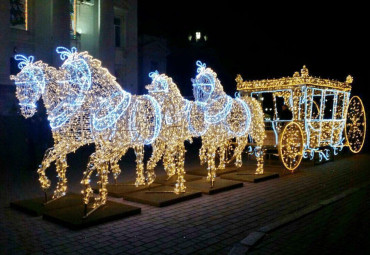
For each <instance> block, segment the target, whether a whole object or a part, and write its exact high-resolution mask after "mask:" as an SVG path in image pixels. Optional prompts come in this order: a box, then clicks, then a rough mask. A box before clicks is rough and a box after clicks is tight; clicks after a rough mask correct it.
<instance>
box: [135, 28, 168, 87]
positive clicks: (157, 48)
mask: <svg viewBox="0 0 370 255" xmlns="http://www.w3.org/2000/svg"><path fill="white" fill-rule="evenodd" d="M168 54H169V50H168V48H167V40H166V39H164V38H162V37H157V36H152V35H146V34H142V35H141V36H140V37H139V80H138V83H139V93H140V94H144V93H146V92H147V91H146V90H145V85H147V84H149V83H151V82H152V81H151V79H150V78H149V76H148V74H149V73H150V72H154V71H158V72H159V73H166V72H167V56H168Z"/></svg>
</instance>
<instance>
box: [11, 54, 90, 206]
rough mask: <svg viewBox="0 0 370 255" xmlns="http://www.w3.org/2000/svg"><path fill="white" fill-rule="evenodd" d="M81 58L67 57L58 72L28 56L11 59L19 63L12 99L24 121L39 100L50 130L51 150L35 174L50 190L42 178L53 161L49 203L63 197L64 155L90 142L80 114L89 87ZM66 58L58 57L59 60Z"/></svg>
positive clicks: (84, 114) (84, 115)
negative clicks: (53, 186) (53, 185)
mask: <svg viewBox="0 0 370 255" xmlns="http://www.w3.org/2000/svg"><path fill="white" fill-rule="evenodd" d="M70 55H72V52H70ZM83 55H84V53H81V54H79V55H77V54H75V53H74V55H73V56H74V57H73V58H72V57H71V58H70V57H68V59H67V61H65V62H64V64H63V65H62V67H61V69H60V70H57V69H55V68H54V67H50V66H48V65H47V64H45V63H43V62H42V61H37V62H35V63H34V62H33V60H34V58H33V57H32V56H31V57H29V58H26V57H24V56H22V55H16V56H15V59H16V60H18V61H20V63H19V65H18V66H19V68H20V69H21V72H20V73H18V74H17V76H11V77H10V78H11V79H12V80H14V81H15V84H16V96H17V98H18V100H19V105H20V107H21V113H22V115H23V116H24V117H25V118H29V117H32V116H33V115H34V113H35V112H36V108H37V106H36V102H37V101H38V100H39V99H40V97H41V96H42V99H43V102H44V105H45V108H46V112H47V115H48V120H49V122H50V126H51V129H52V134H53V139H54V147H52V148H49V149H47V150H46V152H45V156H44V158H43V161H42V163H41V165H40V167H39V169H38V171H37V172H38V174H39V181H40V184H41V188H42V189H43V190H44V192H46V190H47V189H48V188H49V187H50V181H49V180H48V178H47V177H46V175H45V170H46V169H47V168H48V167H49V166H50V164H51V163H52V162H54V161H55V164H56V171H57V174H58V179H59V180H58V183H57V187H56V189H55V191H54V194H53V197H52V198H53V200H55V199H58V198H60V197H62V196H64V195H65V194H66V190H67V178H66V175H65V173H66V169H67V161H66V156H67V154H69V153H71V152H73V151H75V150H77V149H78V148H79V147H81V146H83V145H85V144H88V143H91V142H93V140H92V136H91V132H90V128H89V126H90V123H89V113H88V112H84V111H81V106H82V104H83V102H84V98H85V95H86V92H87V91H88V90H89V89H90V86H91V75H90V70H89V68H88V66H87V64H86V62H85V60H84V59H83V58H82V56H83ZM66 56H67V55H65V54H64V55H62V57H63V58H65V57H66ZM53 200H51V201H53Z"/></svg>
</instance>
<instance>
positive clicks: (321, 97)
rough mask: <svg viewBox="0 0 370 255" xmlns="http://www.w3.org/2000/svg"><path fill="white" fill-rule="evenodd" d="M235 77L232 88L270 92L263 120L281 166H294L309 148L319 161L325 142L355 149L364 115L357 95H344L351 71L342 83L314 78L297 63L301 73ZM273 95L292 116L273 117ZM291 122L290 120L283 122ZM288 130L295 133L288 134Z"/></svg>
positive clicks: (358, 147)
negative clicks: (249, 78) (265, 77)
mask: <svg viewBox="0 0 370 255" xmlns="http://www.w3.org/2000/svg"><path fill="white" fill-rule="evenodd" d="M236 81H237V87H238V90H240V91H242V92H243V94H245V95H246V96H250V97H256V98H259V99H261V100H262V99H263V95H264V94H265V93H271V94H272V97H273V103H274V116H273V118H272V119H266V120H265V122H266V123H268V124H269V125H271V127H272V129H273V131H274V134H275V139H274V141H275V143H274V144H273V145H275V146H278V145H279V152H280V156H281V159H282V161H283V163H284V165H285V167H286V168H287V169H289V170H291V171H293V170H295V169H296V168H297V167H298V166H299V163H300V161H301V157H310V158H311V159H313V158H314V155H315V153H318V155H319V160H320V161H321V160H322V159H328V157H329V154H328V149H327V147H331V148H332V150H333V152H334V154H337V153H338V150H341V149H342V148H343V147H344V146H349V148H350V149H351V151H353V152H359V151H360V150H361V148H362V145H363V143H364V140H365V133H366V115H365V109H364V107H363V104H362V101H361V99H360V98H358V97H353V98H352V99H351V101H350V100H349V99H350V91H351V83H352V82H353V78H352V77H351V76H348V77H347V79H346V81H345V82H339V81H334V80H328V79H321V78H316V77H312V76H309V72H308V69H307V68H306V66H303V68H302V70H301V73H300V74H299V73H298V72H295V73H294V75H293V77H287V78H280V79H271V80H260V81H249V82H248V81H243V79H242V77H241V76H240V75H238V76H237V78H236ZM277 97H282V98H283V99H284V104H286V105H287V106H288V108H289V109H290V110H291V111H292V114H293V120H280V119H279V116H278V114H277V113H278V109H277V105H276V98H277ZM291 121H293V122H294V123H295V125H287V123H288V122H291ZM345 127H346V129H345ZM343 130H345V132H344V133H345V137H346V139H344V135H343ZM302 131H304V132H302ZM292 134H296V135H294V137H293V136H292ZM300 136H302V139H300V138H299V137H300ZM279 137H280V139H279ZM282 137H283V138H284V139H282ZM345 140H346V141H345ZM301 143H302V144H303V145H301ZM289 146H290V147H289ZM288 147H289V148H288Z"/></svg>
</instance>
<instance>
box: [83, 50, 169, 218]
mask: <svg viewBox="0 0 370 255" xmlns="http://www.w3.org/2000/svg"><path fill="white" fill-rule="evenodd" d="M86 63H87V65H88V67H89V69H90V71H91V80H92V85H91V88H90V91H89V93H88V95H87V96H86V98H85V105H86V106H88V108H86V110H87V111H88V112H89V113H90V114H91V119H90V122H91V131H92V135H93V138H94V143H95V148H96V152H95V153H93V154H92V155H91V156H90V159H89V163H88V166H87V170H86V171H85V173H84V178H83V180H82V182H81V183H82V184H83V185H85V190H84V191H83V194H84V203H85V205H87V204H88V203H89V200H90V198H91V197H92V194H93V190H92V188H91V186H90V177H91V174H92V173H93V172H94V171H96V172H97V173H98V175H99V176H100V181H99V184H100V188H99V196H98V197H96V198H95V203H94V204H93V208H94V210H95V209H96V208H98V207H99V206H101V205H104V204H105V202H106V196H107V189H106V184H107V183H108V173H109V166H110V169H111V171H112V172H113V175H114V178H115V179H117V176H118V175H119V174H120V172H121V171H120V169H119V166H118V161H119V160H120V159H121V157H122V156H123V155H124V154H125V153H126V152H127V150H128V149H129V148H134V149H135V153H136V161H137V163H138V164H137V178H136V182H135V185H136V186H138V185H146V183H147V180H148V182H149V183H151V182H152V181H153V178H154V176H152V175H151V174H152V173H151V172H148V176H147V180H146V178H145V176H144V164H143V158H144V145H147V144H151V143H153V142H154V140H155V139H156V138H157V137H158V135H159V133H160V130H161V122H162V115H161V109H160V105H159V104H158V102H157V101H156V100H155V99H154V98H153V97H151V96H149V95H143V96H136V95H131V94H130V93H128V92H126V91H124V90H123V89H122V88H121V86H120V85H119V84H118V83H117V82H116V78H115V77H114V76H113V75H111V74H110V73H109V71H108V70H107V69H106V68H103V67H102V66H101V62H100V61H99V60H96V59H93V58H92V57H91V56H87V58H86ZM94 210H93V211H94ZM91 212H92V211H91ZM91 212H90V213H91Z"/></svg>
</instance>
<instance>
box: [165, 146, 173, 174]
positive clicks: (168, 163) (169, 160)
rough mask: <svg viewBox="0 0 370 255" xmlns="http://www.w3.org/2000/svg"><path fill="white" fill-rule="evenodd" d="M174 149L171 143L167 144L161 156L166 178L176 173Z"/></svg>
mask: <svg viewBox="0 0 370 255" xmlns="http://www.w3.org/2000/svg"><path fill="white" fill-rule="evenodd" d="M175 157H176V149H175V148H174V146H173V145H167V146H166V150H165V152H164V156H163V166H164V170H165V171H166V173H167V176H168V179H169V178H171V177H172V176H173V175H174V174H175V173H176V162H175Z"/></svg>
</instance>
